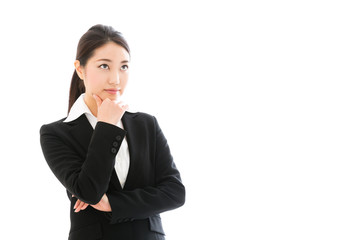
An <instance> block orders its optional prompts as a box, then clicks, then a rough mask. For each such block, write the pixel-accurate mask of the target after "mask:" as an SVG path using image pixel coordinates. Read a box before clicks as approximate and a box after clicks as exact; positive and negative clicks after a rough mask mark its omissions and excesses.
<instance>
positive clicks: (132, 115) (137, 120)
mask: <svg viewBox="0 0 360 240" xmlns="http://www.w3.org/2000/svg"><path fill="white" fill-rule="evenodd" d="M123 120H124V121H126V123H131V125H132V126H138V127H140V128H147V129H158V128H159V124H158V121H157V119H156V117H155V116H154V115H151V114H149V113H144V112H126V113H125V115H124V117H123Z"/></svg>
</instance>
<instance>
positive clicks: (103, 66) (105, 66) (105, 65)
mask: <svg viewBox="0 0 360 240" xmlns="http://www.w3.org/2000/svg"><path fill="white" fill-rule="evenodd" d="M99 68H101V69H109V65H107V64H105V63H104V64H101V65H100V66H99Z"/></svg>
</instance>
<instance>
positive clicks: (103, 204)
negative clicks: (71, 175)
mask: <svg viewBox="0 0 360 240" xmlns="http://www.w3.org/2000/svg"><path fill="white" fill-rule="evenodd" d="M73 197H74V195H73ZM88 206H89V204H87V203H84V202H83V201H81V200H80V199H78V200H77V201H76V203H75V205H74V209H75V212H80V211H81V210H85V209H86V208H87V207H88ZM90 206H92V207H93V208H95V209H97V210H99V211H103V212H111V206H110V202H109V199H108V197H107V196H106V194H104V195H103V196H102V198H101V200H100V202H98V203H97V204H95V205H90Z"/></svg>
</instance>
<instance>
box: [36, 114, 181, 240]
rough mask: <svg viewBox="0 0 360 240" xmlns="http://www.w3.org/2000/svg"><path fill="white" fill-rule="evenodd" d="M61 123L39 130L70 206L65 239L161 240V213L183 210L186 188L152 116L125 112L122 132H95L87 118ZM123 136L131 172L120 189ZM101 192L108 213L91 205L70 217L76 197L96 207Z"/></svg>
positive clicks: (104, 128) (102, 128) (103, 127)
mask: <svg viewBox="0 0 360 240" xmlns="http://www.w3.org/2000/svg"><path fill="white" fill-rule="evenodd" d="M63 121H64V119H61V120H59V121H57V122H54V123H51V124H47V125H43V126H42V127H41V129H40V142H41V147H42V150H43V153H44V156H45V159H46V161H47V163H48V165H49V167H50V168H51V170H52V171H53V173H54V174H55V176H56V177H57V178H58V180H59V181H60V182H61V183H62V184H63V185H64V186H65V188H66V190H67V193H68V197H69V199H70V201H71V208H70V218H71V227H70V233H69V239H71V240H82V239H84V240H85V239H86V240H91V239H125V240H126V239H139V240H140V239H141V240H147V239H149V240H150V239H164V231H163V228H162V224H161V219H160V216H159V214H160V213H161V212H164V211H167V210H171V209H174V208H177V207H180V206H182V205H183V204H184V202H185V188H184V186H183V184H182V183H181V178H180V173H179V171H178V170H177V168H176V166H175V163H174V161H173V158H172V156H171V153H170V149H169V146H168V144H167V141H166V139H165V137H164V135H163V133H162V131H161V129H160V127H159V125H158V123H157V121H156V119H155V117H153V116H151V115H148V114H145V113H128V112H126V113H125V114H124V116H123V117H122V122H123V125H124V130H123V129H121V128H119V127H117V126H114V125H111V124H108V123H105V122H98V123H97V124H96V127H95V129H93V128H92V126H91V125H90V123H89V121H88V120H87V118H86V116H85V114H83V115H81V116H80V117H79V118H78V119H76V120H74V121H71V122H67V123H65V122H63ZM125 136H126V140H127V142H128V145H129V152H130V167H129V172H128V175H127V179H126V183H125V185H124V188H122V187H121V185H120V182H119V180H118V178H117V175H116V172H115V170H114V164H115V156H116V154H117V152H118V150H119V148H120V145H121V143H122V141H123V139H124V137H125ZM104 193H106V194H107V196H108V198H109V202H110V205H111V208H112V212H111V213H106V212H102V211H98V210H96V209H94V208H92V207H91V206H88V207H87V208H86V209H85V210H82V211H80V212H78V213H75V212H74V209H73V206H74V204H75V202H76V200H77V198H78V199H80V200H82V201H84V202H86V203H89V204H96V203H98V202H99V201H100V199H101V198H102V196H103V195H104ZM72 195H75V196H76V197H71V196H72Z"/></svg>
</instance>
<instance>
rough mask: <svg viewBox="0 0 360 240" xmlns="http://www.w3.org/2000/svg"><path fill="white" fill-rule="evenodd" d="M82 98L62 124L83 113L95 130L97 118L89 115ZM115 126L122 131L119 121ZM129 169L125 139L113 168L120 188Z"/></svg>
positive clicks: (82, 95) (127, 148)
mask: <svg viewBox="0 0 360 240" xmlns="http://www.w3.org/2000/svg"><path fill="white" fill-rule="evenodd" d="M84 96H85V94H84V93H83V94H81V95H80V97H79V98H78V99H77V100H76V101H75V103H74V105H73V106H72V107H71V109H70V112H69V115H68V117H67V118H66V119H65V120H64V122H71V121H73V120H75V119H77V118H78V117H80V116H81V115H82V114H84V113H85V116H86V117H87V119H88V120H89V123H90V124H91V126H92V127H93V128H94V129H95V126H96V123H97V118H96V117H95V116H94V115H93V114H92V113H91V111H90V109H89V108H88V106H87V105H86V103H85V100H84ZM117 126H118V127H120V128H122V129H124V126H123V124H122V122H121V121H119V122H118V124H117ZM129 167H130V153H129V146H128V144H127V141H126V137H125V138H124V140H123V141H122V143H121V146H120V149H119V151H118V153H117V155H116V160H115V166H114V168H115V171H116V174H117V177H118V179H119V181H120V184H121V187H124V185H125V181H126V177H127V175H128V172H129Z"/></svg>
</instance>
